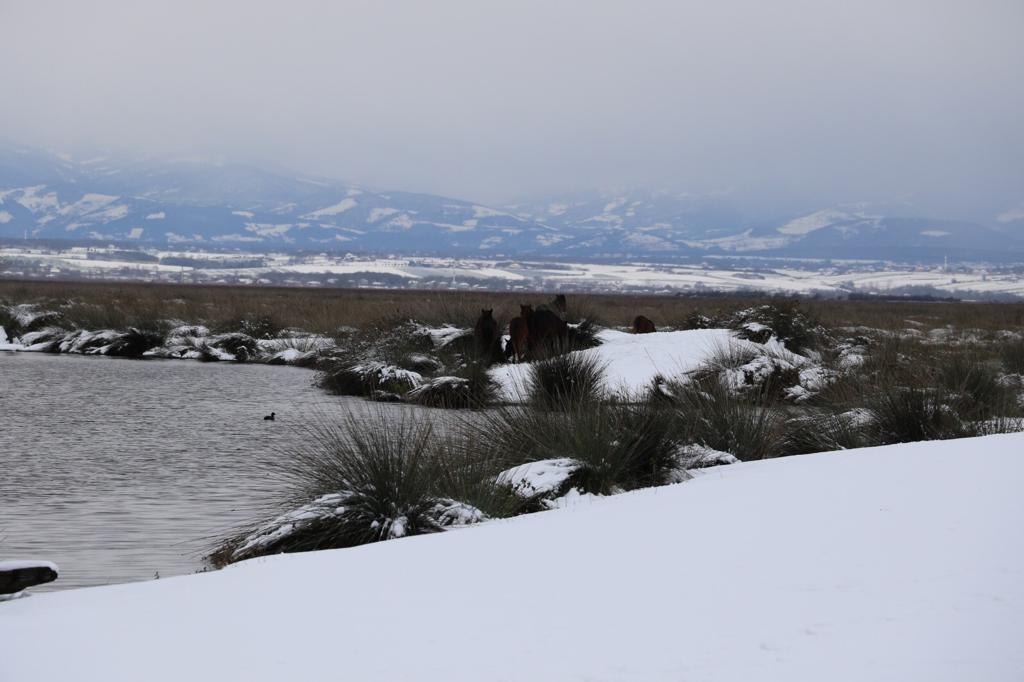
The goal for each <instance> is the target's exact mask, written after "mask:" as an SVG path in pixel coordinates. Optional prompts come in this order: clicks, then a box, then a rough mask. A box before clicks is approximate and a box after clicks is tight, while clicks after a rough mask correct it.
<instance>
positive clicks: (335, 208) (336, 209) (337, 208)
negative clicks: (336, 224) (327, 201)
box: [302, 197, 356, 220]
mask: <svg viewBox="0 0 1024 682" xmlns="http://www.w3.org/2000/svg"><path fill="white" fill-rule="evenodd" d="M355 206H356V200H355V199H353V198H351V197H346V198H345V199H342V200H341V201H339V202H338V203H336V204H334V205H332V206H328V207H327V208H321V209H319V210H317V211H313V212H312V213H307V214H305V215H303V216H302V217H303V218H309V219H310V220H315V219H317V218H321V217H323V216H329V215H338V214H339V213H344V212H345V211H347V210H349V209H350V208H354V207H355Z"/></svg>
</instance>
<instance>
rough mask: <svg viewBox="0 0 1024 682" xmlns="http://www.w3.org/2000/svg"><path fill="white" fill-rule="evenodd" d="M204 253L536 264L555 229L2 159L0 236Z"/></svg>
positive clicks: (324, 193)
mask: <svg viewBox="0 0 1024 682" xmlns="http://www.w3.org/2000/svg"><path fill="white" fill-rule="evenodd" d="M24 236H27V237H29V238H31V239H80V240H81V239H86V240H88V239H95V240H104V241H135V242H139V243H158V244H169V243H171V244H173V243H178V244H196V245H205V246H207V247H209V246H214V245H219V246H225V247H253V248H259V249H267V248H302V249H321V250H332V249H337V248H341V249H346V250H360V249H362V250H398V251H436V252H455V253H481V252H486V253H500V252H516V253H518V252H525V253H532V252H535V251H538V250H541V249H543V248H545V247H547V246H549V245H551V244H553V243H557V242H558V241H559V236H558V235H557V234H556V232H555V231H554V230H553V229H552V228H549V227H546V226H544V225H541V224H539V223H536V222H534V221H531V220H527V219H524V218H521V217H519V216H516V215H512V214H510V213H508V212H506V211H502V210H497V209H494V208H490V207H487V206H482V205H479V204H475V203H472V202H467V201H461V200H458V199H450V198H447V197H440V196H433V195H426V194H413V193H409V192H373V191H369V190H366V189H361V188H356V187H351V186H347V185H344V184H342V183H339V182H337V181H334V180H328V179H323V178H316V177H305V176H294V177H293V176H288V175H284V174H279V173H271V172H267V171H263V170H260V169H255V168H252V167H249V166H243V165H235V164H216V163H209V162H202V161H195V160H180V161H162V162H154V161H129V162H124V163H122V162H119V161H116V160H112V159H108V158H104V157H96V158H87V159H74V158H72V157H70V156H66V155H60V156H58V155H54V154H48V153H43V152H38V151H35V150H25V149H13V150H12V149H7V150H4V149H0V237H8V238H12V237H13V238H18V237H24Z"/></svg>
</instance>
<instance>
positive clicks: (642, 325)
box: [632, 315, 658, 334]
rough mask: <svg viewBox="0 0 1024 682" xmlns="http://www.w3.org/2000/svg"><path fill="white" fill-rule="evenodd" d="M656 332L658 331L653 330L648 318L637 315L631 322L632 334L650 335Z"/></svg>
mask: <svg viewBox="0 0 1024 682" xmlns="http://www.w3.org/2000/svg"><path fill="white" fill-rule="evenodd" d="M656 331H658V330H657V329H655V328H654V323H653V322H651V320H650V318H648V317H644V316H643V315H637V316H636V319H634V320H633V329H632V332H633V333H634V334H652V333H654V332H656Z"/></svg>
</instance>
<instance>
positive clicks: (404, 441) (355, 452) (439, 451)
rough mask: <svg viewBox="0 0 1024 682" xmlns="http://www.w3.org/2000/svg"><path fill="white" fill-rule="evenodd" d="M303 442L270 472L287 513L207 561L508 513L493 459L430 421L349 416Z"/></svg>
mask: <svg viewBox="0 0 1024 682" xmlns="http://www.w3.org/2000/svg"><path fill="white" fill-rule="evenodd" d="M306 435H307V438H306V440H305V443H306V445H305V447H304V448H303V449H302V450H299V451H298V452H295V453H292V456H291V457H289V458H286V459H283V460H281V461H280V462H278V463H277V464H275V465H274V467H273V468H274V472H275V473H276V474H277V475H280V476H284V477H285V478H286V479H287V480H288V481H289V482H290V483H291V492H290V494H289V497H288V500H287V501H285V502H284V503H283V505H282V506H284V507H285V508H286V511H284V512H283V513H276V514H273V515H271V516H270V518H268V519H267V520H266V521H263V522H260V523H257V524H256V525H254V526H252V527H250V528H247V529H245V530H244V531H242V532H240V533H238V534H237V535H235V536H234V537H232V538H230V539H228V540H227V541H225V542H223V543H222V544H221V545H220V546H219V547H218V548H217V549H216V551H215V552H214V553H213V554H212V555H211V557H210V558H211V561H213V562H214V563H216V564H226V563H231V562H234V561H241V560H243V559H248V558H252V557H255V556H262V555H267V554H275V553H280V552H301V551H308V550H313V549H329V548H339V547H352V546H355V545H361V544H366V543H371V542H379V541H382V540H391V539H395V538H401V537H405V536H408V535H418V534H423V533H434V532H438V531H442V530H445V529H446V528H450V527H453V526H465V525H469V524H474V523H479V522H481V521H484V520H486V519H488V518H491V517H492V516H506V515H509V513H508V512H512V513H514V507H509V508H508V509H505V508H503V505H507V504H508V500H510V499H511V498H512V497H513V496H512V495H511V494H510V493H509V492H508V491H507V489H505V490H503V489H502V487H501V486H499V485H498V484H497V483H495V480H494V479H495V476H496V474H497V472H498V470H499V468H500V467H499V465H498V464H497V463H496V460H494V459H493V457H491V456H490V455H489V454H487V453H483V452H482V451H481V449H480V448H479V443H476V446H477V447H475V448H472V447H469V445H470V444H471V441H468V440H459V439H458V438H457V437H455V436H450V435H444V434H440V433H438V431H437V430H436V429H435V424H434V423H433V422H432V421H430V420H428V419H422V418H419V419H418V418H414V417H412V416H407V417H404V418H399V419H397V420H396V419H395V418H394V415H392V414H386V413H384V412H378V413H377V414H376V415H371V416H370V417H367V416H366V415H365V414H360V415H358V416H357V415H355V414H348V415H346V416H345V417H343V418H342V419H340V420H339V421H336V422H326V421H320V422H316V423H314V424H312V425H310V426H309V427H308V432H307V434H306ZM454 495H459V496H460V497H465V498H467V500H468V501H467V500H462V499H457V498H456V497H455V496H454ZM477 504H479V505H480V506H479V507H478V506H476V505H477ZM516 505H517V506H518V507H522V503H521V502H517V503H516Z"/></svg>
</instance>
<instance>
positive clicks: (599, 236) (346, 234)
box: [0, 146, 1024, 262]
mask: <svg viewBox="0 0 1024 682" xmlns="http://www.w3.org/2000/svg"><path fill="white" fill-rule="evenodd" d="M1022 227H1024V214H1022V215H1021V216H1020V219H1019V220H1016V221H1007V229H1004V230H1000V229H995V228H993V227H989V226H986V225H981V224H977V223H971V222H964V221H955V220H936V219H931V218H922V217H914V216H894V215H888V214H884V213H880V212H873V211H868V210H863V209H848V208H835V207H827V208H822V209H818V210H806V211H795V212H793V213H792V215H784V216H781V217H778V216H776V217H772V218H771V219H760V220H758V219H751V218H750V217H748V216H746V215H744V212H743V211H740V210H738V209H737V208H736V206H734V205H733V204H731V203H730V197H728V196H727V195H721V196H701V195H692V194H685V193H672V192H654V191H628V192H602V193H597V192H595V193H593V194H590V195H573V196H569V197H563V196H556V197H552V198H549V199H546V200H544V201H531V202H525V203H520V204H516V205H511V206H485V205H482V204H478V203H473V202H470V201H464V200H460V199H452V198H448V197H442V196H436V195H430V194H417V193H411V192H402V191H379V190H378V191H374V190H370V189H367V188H362V187H353V186H350V185H347V184H344V183H341V182H338V181H336V180H331V179H328V178H322V177H315V176H306V175H300V174H294V173H289V172H285V171H270V170H266V169H261V168H256V167H253V166H249V165H244V164H231V163H211V162H208V161H202V160H194V159H177V160H166V159H127V160H126V159H119V158H116V157H112V156H103V155H96V156H89V157H72V156H70V155H66V154H56V153H51V152H46V151H41V150H39V149H33V148H23V147H15V146H7V147H0V239H6V240H14V239H22V238H28V239H30V240H74V241H78V242H82V241H85V242H92V241H99V242H103V243H108V242H117V243H137V244H138V245H140V246H143V245H144V246H158V247H168V246H175V247H178V248H180V247H197V248H206V249H211V248H223V249H241V250H251V251H268V250H306V251H308V250H315V251H354V252H378V253H381V252H386V253H403V254H409V255H412V254H433V255H458V256H467V255H477V256H481V257H485V256H486V257H505V258H515V257H531V258H552V259H558V258H563V259H574V260H582V259H602V260H631V259H633V260H642V259H651V260H654V259H657V260H677V259H691V260H692V259H693V258H695V257H696V258H700V257H701V256H704V255H733V256H735V255H747V256H770V257H799V258H831V259H840V258H852V259H883V260H884V259H888V260H902V261H922V262H929V261H931V262H933V261H936V260H942V259H943V258H945V257H950V258H955V259H960V260H964V259H975V260H996V261H1005V260H1008V259H1012V260H1018V259H1021V258H1024V239H1021V237H1019V236H1017V234H1016V233H1019V232H1021V231H1022V230H1021V229H1020V228H1022ZM1014 228H1016V229H1014Z"/></svg>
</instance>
